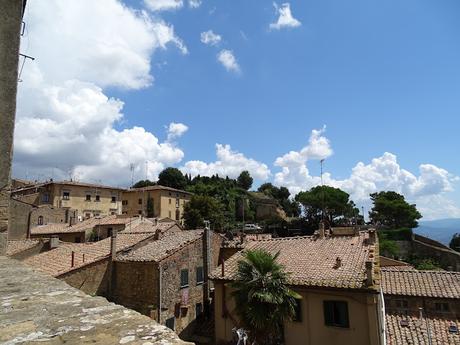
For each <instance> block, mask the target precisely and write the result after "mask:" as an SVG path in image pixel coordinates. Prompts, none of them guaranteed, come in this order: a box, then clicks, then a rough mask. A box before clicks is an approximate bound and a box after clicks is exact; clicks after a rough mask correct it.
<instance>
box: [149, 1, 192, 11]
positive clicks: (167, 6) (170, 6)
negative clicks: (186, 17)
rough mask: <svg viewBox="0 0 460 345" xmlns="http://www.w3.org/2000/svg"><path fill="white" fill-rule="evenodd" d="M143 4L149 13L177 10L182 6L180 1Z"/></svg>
mask: <svg viewBox="0 0 460 345" xmlns="http://www.w3.org/2000/svg"><path fill="white" fill-rule="evenodd" d="M144 3H145V5H146V6H147V8H148V9H150V10H151V11H171V10H178V9H180V8H182V7H183V6H184V3H183V1H182V0H144Z"/></svg>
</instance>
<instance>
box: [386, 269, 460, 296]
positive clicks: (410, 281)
mask: <svg viewBox="0 0 460 345" xmlns="http://www.w3.org/2000/svg"><path fill="white" fill-rule="evenodd" d="M381 274H382V289H383V293H384V294H388V295H404V296H421V297H437V298H459V296H460V272H448V271H418V270H414V269H411V270H401V269H399V268H396V269H395V268H388V267H382V268H381Z"/></svg>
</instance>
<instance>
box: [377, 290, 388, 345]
mask: <svg viewBox="0 0 460 345" xmlns="http://www.w3.org/2000/svg"><path fill="white" fill-rule="evenodd" d="M380 301H381V303H382V308H378V307H377V309H380V312H381V315H382V317H381V318H379V319H380V322H381V323H382V327H381V330H382V337H381V339H382V345H387V330H386V319H385V317H386V316H385V315H386V314H385V299H384V298H383V290H382V288H380Z"/></svg>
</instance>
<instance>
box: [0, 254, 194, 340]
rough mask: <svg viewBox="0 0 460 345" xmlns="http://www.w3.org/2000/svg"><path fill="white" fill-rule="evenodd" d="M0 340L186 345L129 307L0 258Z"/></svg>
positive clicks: (10, 260)
mask: <svg viewBox="0 0 460 345" xmlns="http://www.w3.org/2000/svg"><path fill="white" fill-rule="evenodd" d="M0 277H1V279H0V343H2V344H8V345H9V344H24V343H31V342H38V341H39V342H40V343H44V344H63V343H67V344H87V343H91V344H130V345H135V344H136V345H137V344H142V345H152V344H163V345H168V344H170V345H187V344H189V345H190V344H192V343H187V342H184V341H182V340H180V339H179V338H178V336H177V335H176V334H175V333H174V332H172V331H171V330H169V329H168V328H166V327H164V326H161V325H159V324H158V323H156V322H155V321H153V320H152V319H150V318H148V317H146V316H143V315H141V314H139V313H137V312H135V311H133V310H130V309H127V308H124V307H122V306H119V305H117V304H114V303H110V302H108V301H107V300H106V299H105V298H102V297H92V296H88V295H86V294H84V293H83V292H81V291H80V290H77V289H74V288H72V287H70V286H69V285H67V284H66V283H64V282H62V281H60V280H58V279H55V278H52V277H50V276H48V275H45V274H43V273H40V272H37V271H34V270H33V269H32V268H30V267H27V266H25V265H24V264H22V263H20V262H18V261H16V260H12V259H8V258H6V257H2V256H0Z"/></svg>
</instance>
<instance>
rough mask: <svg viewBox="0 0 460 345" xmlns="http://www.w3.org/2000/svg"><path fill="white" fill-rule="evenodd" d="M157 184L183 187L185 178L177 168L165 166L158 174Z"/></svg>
mask: <svg viewBox="0 0 460 345" xmlns="http://www.w3.org/2000/svg"><path fill="white" fill-rule="evenodd" d="M158 184H159V185H161V186H165V187H171V188H176V189H185V188H186V187H187V179H186V178H185V176H184V174H182V172H181V171H180V170H179V169H177V168H166V169H165V170H163V171H162V172H161V173H160V175H158Z"/></svg>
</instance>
